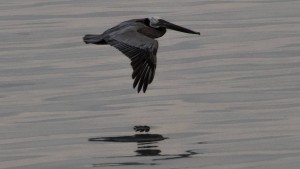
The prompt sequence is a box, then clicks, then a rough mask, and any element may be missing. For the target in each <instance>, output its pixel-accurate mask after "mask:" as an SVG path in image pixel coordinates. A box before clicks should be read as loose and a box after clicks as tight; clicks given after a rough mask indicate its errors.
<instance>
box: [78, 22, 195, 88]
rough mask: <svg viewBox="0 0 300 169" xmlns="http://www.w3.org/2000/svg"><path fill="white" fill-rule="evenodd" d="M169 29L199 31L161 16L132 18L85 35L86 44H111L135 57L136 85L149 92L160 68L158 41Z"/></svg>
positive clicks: (134, 75)
mask: <svg viewBox="0 0 300 169" xmlns="http://www.w3.org/2000/svg"><path fill="white" fill-rule="evenodd" d="M167 29H172V30H176V31H180V32H184V33H190V34H198V35H200V32H195V31H193V30H190V29H187V28H184V27H181V26H178V25H175V24H173V23H170V22H168V21H166V20H163V19H161V18H159V17H149V18H142V19H131V20H128V21H124V22H122V23H120V24H119V25H116V26H115V27H112V28H110V29H108V30H106V31H105V32H104V33H102V34H87V35H85V36H84V37H83V41H84V42H85V43H86V44H95V45H107V44H108V45H111V46H113V47H115V48H117V49H118V50H119V51H121V52H122V53H123V54H124V55H126V56H127V57H128V58H129V59H130V60H131V67H132V69H133V73H132V79H134V82H133V88H135V87H136V86H137V91H138V93H139V92H140V91H141V89H142V88H143V92H144V93H145V92H146V90H147V87H148V84H151V83H152V81H153V78H154V74H155V69H156V60H157V59H156V53H157V49H158V42H157V40H154V39H156V38H159V37H162V36H163V35H164V34H165V33H166V31H167Z"/></svg>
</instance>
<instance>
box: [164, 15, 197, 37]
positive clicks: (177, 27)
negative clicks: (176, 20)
mask: <svg viewBox="0 0 300 169" xmlns="http://www.w3.org/2000/svg"><path fill="white" fill-rule="evenodd" d="M159 25H161V26H163V27H165V28H167V29H172V30H175V31H179V32H184V33H190V34H198V35H200V32H195V31H193V30H190V29H187V28H184V27H181V26H178V25H175V24H173V23H170V22H168V21H165V20H163V19H159Z"/></svg>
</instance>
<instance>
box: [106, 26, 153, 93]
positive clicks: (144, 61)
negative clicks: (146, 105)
mask: <svg viewBox="0 0 300 169" xmlns="http://www.w3.org/2000/svg"><path fill="white" fill-rule="evenodd" d="M105 41H106V42H107V43H108V44H110V45H111V46H113V47H115V48H117V49H118V50H120V51H121V52H122V53H123V54H124V55H126V56H127V57H128V58H129V59H130V60H131V66H132V69H133V73H132V79H134V82H133V88H135V87H136V86H138V88H137V91H138V92H140V91H141V89H142V88H143V92H144V93H145V92H146V90H147V87H148V84H150V83H151V82H152V81H153V78H154V74H155V69H156V52H157V49H158V42H157V41H156V40H154V39H151V38H149V37H147V36H144V35H143V34H141V33H139V32H137V31H136V27H135V28H134V27H128V28H126V29H123V30H122V31H116V32H113V33H111V34H110V35H109V36H107V37H106V38H105Z"/></svg>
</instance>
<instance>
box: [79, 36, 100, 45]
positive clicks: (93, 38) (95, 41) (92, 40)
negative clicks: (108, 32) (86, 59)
mask: <svg viewBox="0 0 300 169" xmlns="http://www.w3.org/2000/svg"><path fill="white" fill-rule="evenodd" d="M83 41H84V42H85V43H86V44H89V43H92V44H97V45H101V44H106V42H105V41H104V39H103V37H102V35H93V34H87V35H85V36H84V37H83Z"/></svg>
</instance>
